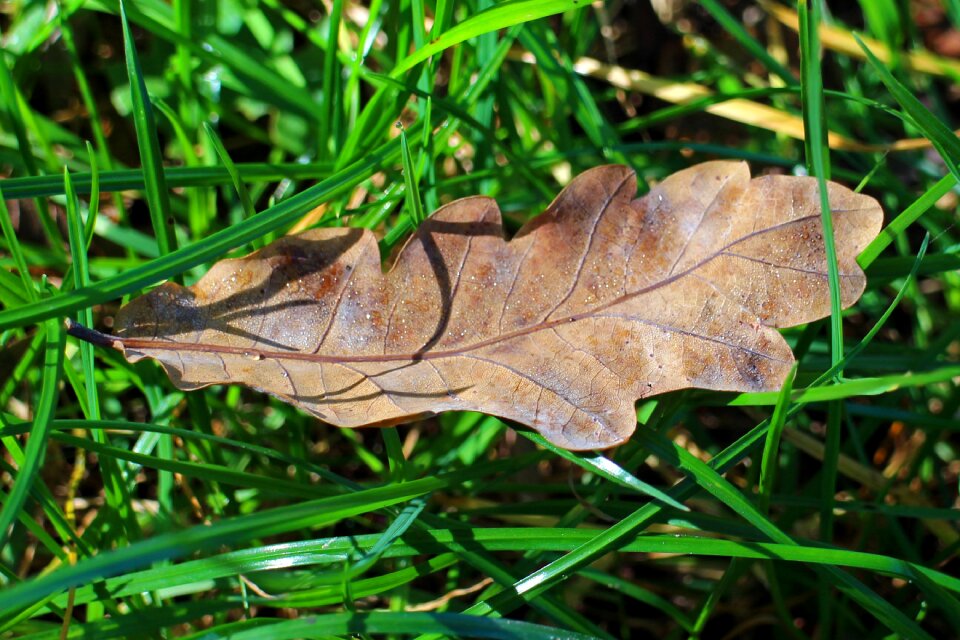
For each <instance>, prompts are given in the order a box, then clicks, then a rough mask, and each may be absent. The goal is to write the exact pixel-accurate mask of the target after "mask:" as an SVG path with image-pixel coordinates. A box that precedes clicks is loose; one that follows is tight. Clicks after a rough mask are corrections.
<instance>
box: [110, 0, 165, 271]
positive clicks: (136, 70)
mask: <svg viewBox="0 0 960 640" xmlns="http://www.w3.org/2000/svg"><path fill="white" fill-rule="evenodd" d="M120 22H121V24H122V27H123V47H124V52H125V54H126V67H127V78H128V80H129V82H130V93H131V98H132V100H133V122H134V125H135V128H136V131H137V146H138V147H139V148H140V163H141V166H142V169H143V180H144V187H145V190H146V196H147V204H148V206H149V209H150V222H151V224H152V225H153V232H154V234H155V235H156V237H157V247H158V248H159V250H160V255H166V254H168V253H170V252H171V251H173V250H174V249H175V248H176V246H175V238H174V235H173V229H172V226H173V218H172V217H171V211H170V194H169V192H168V191H167V181H166V177H165V176H164V173H163V157H162V156H161V154H160V141H159V139H158V137H157V125H156V122H155V120H154V117H153V106H152V105H151V104H150V96H148V95H147V85H146V84H145V83H144V80H143V71H142V70H141V68H140V60H139V58H138V56H137V50H136V47H135V45H134V42H133V33H132V32H131V31H130V23H129V22H128V21H127V12H126V4H125V2H124V0H120Z"/></svg>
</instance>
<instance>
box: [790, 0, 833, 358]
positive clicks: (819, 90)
mask: <svg viewBox="0 0 960 640" xmlns="http://www.w3.org/2000/svg"><path fill="white" fill-rule="evenodd" d="M799 9H800V25H801V30H800V35H801V38H800V55H801V60H800V66H801V72H802V83H801V91H800V97H801V101H802V102H803V122H804V130H805V134H806V135H805V144H806V150H807V169H808V171H809V172H810V174H811V175H813V176H814V177H816V179H817V184H818V186H819V192H820V216H821V219H822V221H823V243H824V248H825V249H826V252H827V272H828V274H827V277H828V282H829V285H830V345H831V348H830V357H831V361H832V362H833V363H836V362H838V361H839V360H840V359H842V358H843V325H842V322H841V317H840V312H841V307H842V305H841V302H840V277H839V272H838V268H837V250H836V241H835V239H834V235H833V216H832V212H831V210H830V201H829V196H828V193H827V188H826V181H827V180H829V179H830V147H829V146H828V145H827V144H826V132H827V127H826V109H825V103H824V100H823V81H822V70H821V69H820V37H819V33H820V21H821V9H820V0H804V1H803V2H801V3H800V5H799Z"/></svg>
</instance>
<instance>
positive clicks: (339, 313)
mask: <svg viewBox="0 0 960 640" xmlns="http://www.w3.org/2000/svg"><path fill="white" fill-rule="evenodd" d="M817 194H818V191H817V184H816V181H815V180H813V179H812V178H798V177H786V176H766V177H761V178H756V179H753V180H751V179H750V174H749V170H748V168H747V166H746V165H745V164H742V163H736V162H709V163H705V164H701V165H698V166H695V167H693V168H690V169H687V170H684V171H681V172H679V173H676V174H674V175H673V176H671V177H669V178H667V179H666V180H664V181H663V182H662V183H660V184H659V185H658V186H656V187H655V188H653V190H652V191H650V193H648V194H647V195H646V196H644V197H642V198H640V199H635V196H636V178H635V176H634V174H633V172H632V171H630V170H629V169H627V168H626V167H621V166H604V167H598V168H596V169H592V170H590V171H587V172H585V173H583V174H582V175H580V176H579V177H577V178H576V179H574V180H573V182H571V183H570V185H569V186H568V187H567V188H566V189H564V190H563V192H562V193H561V194H560V195H559V196H558V197H557V199H556V200H555V201H554V202H553V204H551V205H550V207H549V208H548V209H547V211H545V212H544V213H543V214H541V215H540V216H538V217H537V218H535V219H534V220H533V221H531V222H530V223H529V224H527V225H526V226H525V227H524V228H523V229H522V230H521V231H520V232H519V233H517V235H516V237H515V238H513V239H512V240H511V241H509V242H506V241H505V240H504V238H503V229H502V227H501V220H500V211H499V209H498V207H497V204H496V202H494V201H493V200H491V199H489V198H484V197H473V198H466V199H463V200H458V201H456V202H453V203H452V204H449V205H447V206H444V207H443V208H441V209H439V210H438V211H437V212H435V213H434V214H433V215H432V216H431V217H430V218H429V219H428V220H426V221H425V222H424V223H423V224H422V226H421V227H420V228H419V229H418V230H417V232H416V233H415V234H414V235H413V236H412V237H411V238H410V240H409V241H408V242H407V244H406V246H405V247H403V250H402V251H401V252H400V253H399V255H398V257H397V258H396V260H395V263H394V265H393V267H392V268H391V269H390V271H389V272H388V273H386V274H384V273H383V272H382V270H381V263H380V255H379V251H378V247H377V242H376V239H375V238H374V236H373V234H372V233H370V232H369V231H363V230H359V229H350V228H324V229H314V230H311V231H307V232H305V233H302V234H300V235H298V236H292V237H286V238H283V239H281V240H278V241H277V242H275V243H273V244H271V245H270V246H268V247H266V248H265V249H263V250H261V251H258V252H256V253H253V254H251V255H249V256H247V257H245V258H242V259H236V260H224V261H222V262H219V263H217V264H216V265H214V266H213V268H212V269H211V270H210V272H209V273H207V274H206V275H205V276H204V277H203V278H202V279H201V280H200V281H199V282H198V283H197V284H196V285H195V286H193V287H191V288H189V289H187V288H183V287H181V286H178V285H176V284H173V283H167V284H164V285H162V286H160V287H158V288H157V289H155V290H153V291H152V292H151V293H149V294H148V295H145V296H143V297H141V298H139V299H136V300H134V301H133V302H131V303H130V304H128V305H127V306H126V307H124V308H123V309H122V310H121V311H120V313H119V315H118V317H117V320H116V326H117V332H116V334H117V335H116V337H117V340H116V342H115V344H116V346H118V348H121V349H123V350H124V351H125V354H126V357H127V358H128V359H130V360H131V361H136V360H139V359H140V358H144V357H149V358H155V359H157V360H159V361H160V362H161V363H162V365H163V367H164V368H165V369H166V371H167V373H168V374H169V375H170V377H171V379H172V380H173V382H174V384H176V385H177V386H178V387H180V388H182V389H196V388H198V387H203V386H206V385H211V384H243V385H247V386H250V387H253V388H255V389H259V390H262V391H266V392H268V393H271V394H273V395H275V396H277V397H279V398H281V399H283V400H285V401H287V402H290V403H293V404H295V405H297V406H299V407H302V408H303V409H305V410H306V411H309V412H310V413H313V414H314V415H316V416H318V417H320V418H321V419H322V420H325V421H327V422H329V423H332V424H335V425H339V426H343V427H359V426H364V425H388V424H395V423H398V422H402V421H405V420H409V419H411V418H414V417H417V416H424V415H428V414H434V413H438V412H441V411H449V410H473V411H482V412H485V413H489V414H494V415H497V416H500V417H503V418H507V419H510V420H515V421H517V422H520V423H523V424H525V425H529V426H530V427H533V428H534V429H536V430H537V431H539V432H540V433H542V434H543V435H544V436H545V437H547V438H548V439H549V440H550V441H552V442H554V443H556V444H557V445H560V446H562V447H567V448H570V449H593V448H605V447H610V446H613V445H616V444H619V443H621V442H623V441H624V440H626V439H627V438H628V437H629V436H630V434H631V433H632V432H633V430H634V428H635V425H636V418H635V413H634V405H635V402H636V401H637V399H638V398H643V397H646V396H650V395H653V394H657V393H663V392H665V391H670V390H673V389H681V388H686V387H699V388H704V389H717V390H728V391H759V390H773V389H777V388H778V387H779V386H780V385H781V383H782V381H783V379H784V377H785V376H786V374H787V372H788V371H789V369H790V366H791V364H792V363H793V354H792V353H791V351H790V348H789V347H788V346H787V344H786V342H785V341H784V340H783V338H782V337H781V336H780V334H779V333H778V332H777V330H776V328H777V327H788V326H791V325H796V324H801V323H805V322H808V321H811V320H815V319H818V318H821V317H824V316H826V315H829V312H830V300H829V289H828V285H827V266H826V257H825V252H824V246H823V240H822V226H821V220H820V211H819V198H818V195H817ZM829 197H830V203H831V207H832V208H833V210H834V211H833V220H834V230H835V234H836V238H837V250H838V256H839V264H840V272H841V275H840V282H841V286H842V295H843V304H844V306H849V305H851V304H852V303H853V302H855V301H856V300H857V298H858V297H859V296H860V294H861V293H862V291H863V288H864V285H865V281H864V275H863V273H862V272H861V271H860V269H859V268H858V267H857V265H856V262H855V257H856V255H857V254H858V253H859V252H860V251H861V250H862V249H863V248H864V247H865V246H866V244H867V243H868V242H869V241H870V240H871V239H873V238H874V236H876V235H877V233H878V232H879V228H880V224H881V222H882V213H881V210H880V207H879V205H878V204H877V202H876V201H875V200H873V199H872V198H869V197H866V196H863V195H858V194H855V193H853V192H852V191H850V190H849V189H846V188H844V187H842V186H839V185H836V184H833V183H831V184H830V185H829Z"/></svg>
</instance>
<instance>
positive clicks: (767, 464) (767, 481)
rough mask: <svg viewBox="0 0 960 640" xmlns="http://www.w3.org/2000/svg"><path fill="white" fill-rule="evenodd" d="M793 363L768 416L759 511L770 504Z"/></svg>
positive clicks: (761, 469)
mask: <svg viewBox="0 0 960 640" xmlns="http://www.w3.org/2000/svg"><path fill="white" fill-rule="evenodd" d="M798 366H799V365H797V364H794V365H793V368H792V369H790V373H789V374H787V379H786V380H784V381H783V388H781V389H780V395H779V396H778V397H777V404H776V405H775V406H774V409H773V415H772V416H770V430H769V431H767V439H766V441H765V442H764V444H763V457H762V458H761V459H760V486H759V494H760V495H759V499H758V501H759V504H760V511H761V512H762V513H766V512H767V509H768V507H769V505H770V495H771V494H772V493H773V482H774V479H775V474H776V469H777V466H776V465H777V460H778V453H779V451H780V435H781V434H782V433H783V427H784V425H785V424H786V422H787V408H788V407H789V406H790V394H791V392H792V391H793V380H794V378H795V377H796V375H797V367H798Z"/></svg>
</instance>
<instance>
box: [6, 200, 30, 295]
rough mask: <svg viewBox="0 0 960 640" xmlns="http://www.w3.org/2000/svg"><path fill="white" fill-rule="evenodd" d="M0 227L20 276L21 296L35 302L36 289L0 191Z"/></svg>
mask: <svg viewBox="0 0 960 640" xmlns="http://www.w3.org/2000/svg"><path fill="white" fill-rule="evenodd" d="M0 227H2V230H3V239H4V240H5V241H6V243H7V251H9V252H10V256H11V257H12V258H13V263H14V264H15V265H17V274H18V275H19V276H20V282H21V283H22V284H23V295H24V296H26V298H27V299H28V300H29V301H30V302H36V301H37V289H36V286H35V285H34V284H33V280H32V279H31V278H30V269H29V267H27V259H26V258H25V257H24V256H23V249H22V248H21V247H20V239H19V238H18V237H17V232H16V230H15V229H14V228H13V219H12V218H11V217H10V210H9V209H7V201H6V200H5V199H4V195H3V190H2V189H0Z"/></svg>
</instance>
